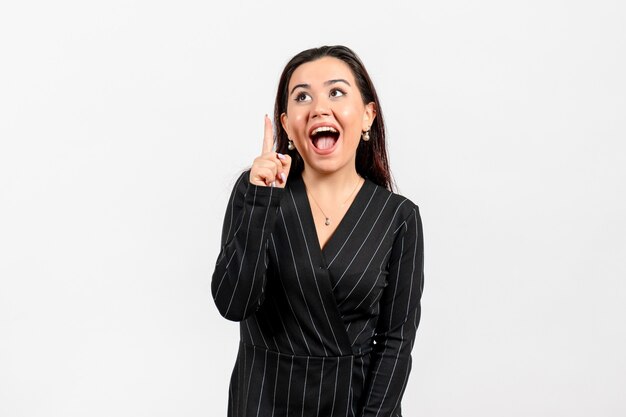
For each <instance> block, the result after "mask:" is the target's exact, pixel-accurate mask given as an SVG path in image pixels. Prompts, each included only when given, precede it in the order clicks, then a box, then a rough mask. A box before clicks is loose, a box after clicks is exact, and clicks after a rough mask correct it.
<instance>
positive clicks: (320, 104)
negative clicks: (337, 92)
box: [311, 95, 331, 117]
mask: <svg viewBox="0 0 626 417" xmlns="http://www.w3.org/2000/svg"><path fill="white" fill-rule="evenodd" d="M330 113H331V111H330V100H329V99H328V97H325V96H324V95H321V96H318V97H317V98H316V99H315V101H314V102H313V108H312V110H311V117H317V116H328V115H330Z"/></svg>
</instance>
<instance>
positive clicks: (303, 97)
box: [295, 91, 311, 102]
mask: <svg viewBox="0 0 626 417" xmlns="http://www.w3.org/2000/svg"><path fill="white" fill-rule="evenodd" d="M310 99H311V96H309V95H308V94H307V93H305V92H304V91H300V92H299V93H297V94H296V97H295V100H296V101H297V102H304V101H309V100H310Z"/></svg>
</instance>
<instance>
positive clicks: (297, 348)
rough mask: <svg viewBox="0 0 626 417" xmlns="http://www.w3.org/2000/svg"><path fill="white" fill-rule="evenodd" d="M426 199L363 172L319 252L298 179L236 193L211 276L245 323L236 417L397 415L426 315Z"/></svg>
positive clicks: (226, 311)
mask: <svg viewBox="0 0 626 417" xmlns="http://www.w3.org/2000/svg"><path fill="white" fill-rule="evenodd" d="M422 289H423V238H422V224H421V220H420V215H419V209H418V207H417V206H416V205H415V204H413V203H412V202H411V201H410V200H408V199H406V198H404V197H402V196H400V195H397V194H394V193H391V192H389V191H387V190H386V189H384V188H383V187H380V186H378V185H376V184H374V183H373V182H371V181H369V180H366V181H365V183H364V184H363V186H362V187H361V188H360V189H359V191H358V192H357V195H356V197H355V199H354V201H353V203H352V205H351V206H350V207H349V209H348V211H347V212H346V214H345V216H344V218H343V219H342V220H341V222H340V224H339V225H338V226H337V229H336V231H335V232H334V234H333V235H332V236H331V238H330V240H329V241H328V242H327V244H326V245H325V247H324V248H323V249H321V248H320V245H319V241H318V238H317V232H316V230H315V224H314V221H313V216H312V213H311V207H310V206H309V202H308V199H307V195H306V189H305V185H304V182H303V181H302V179H301V178H300V177H299V176H295V175H294V176H290V177H289V179H288V183H287V185H286V187H285V188H284V189H282V188H273V187H262V186H256V185H253V184H250V183H249V171H247V172H245V173H243V174H242V175H241V176H240V177H239V179H238V181H237V183H236V185H235V187H234V189H233V192H232V194H231V197H230V200H229V202H228V207H227V210H226V216H225V219H224V227H223V231H222V244H221V251H220V254H219V256H218V260H217V263H216V266H215V272H214V273H213V277H212V280H211V292H212V295H213V299H214V301H215V304H216V306H217V308H218V310H219V312H220V313H221V314H222V315H223V316H224V317H225V318H227V319H229V320H233V321H239V322H240V344H239V351H238V355H237V360H236V362H235V366H234V369H233V373H232V376H231V380H230V387H229V399H228V416H229V417H270V416H271V417H275V416H276V417H277V416H281V417H282V416H298V417H347V416H354V417H374V416H377V417H401V407H400V406H401V398H402V395H403V393H404V389H405V387H406V383H407V380H408V376H409V372H410V370H411V349H412V347H413V342H414V339H415V332H416V330H417V327H418V323H419V320H420V298H421V294H422Z"/></svg>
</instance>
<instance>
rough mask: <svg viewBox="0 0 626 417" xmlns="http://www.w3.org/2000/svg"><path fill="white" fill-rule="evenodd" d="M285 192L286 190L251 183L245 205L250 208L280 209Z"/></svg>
mask: <svg viewBox="0 0 626 417" xmlns="http://www.w3.org/2000/svg"><path fill="white" fill-rule="evenodd" d="M284 192H285V189H284V188H280V187H266V186H261V185H255V184H252V183H250V182H249V183H248V189H247V190H246V195H245V204H246V205H247V206H249V207H278V204H279V203H280V199H281V198H282V196H283V194H284Z"/></svg>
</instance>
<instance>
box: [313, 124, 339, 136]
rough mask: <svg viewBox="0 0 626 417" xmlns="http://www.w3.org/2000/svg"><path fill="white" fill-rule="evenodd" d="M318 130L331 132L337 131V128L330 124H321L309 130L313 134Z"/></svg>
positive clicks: (318, 131)
mask: <svg viewBox="0 0 626 417" xmlns="http://www.w3.org/2000/svg"><path fill="white" fill-rule="evenodd" d="M320 132H333V133H337V129H335V128H334V127H331V126H321V127H318V128H317V129H315V130H313V131H312V132H311V135H315V134H317V133H320Z"/></svg>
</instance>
